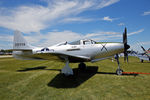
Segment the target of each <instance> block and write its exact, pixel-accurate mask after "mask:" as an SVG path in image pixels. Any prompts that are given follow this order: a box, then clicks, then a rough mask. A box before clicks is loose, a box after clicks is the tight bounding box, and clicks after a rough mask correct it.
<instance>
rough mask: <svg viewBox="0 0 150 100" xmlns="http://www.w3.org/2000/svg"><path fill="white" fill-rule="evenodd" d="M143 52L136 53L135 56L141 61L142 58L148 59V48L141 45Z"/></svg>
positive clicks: (149, 57) (149, 56) (149, 58)
mask: <svg viewBox="0 0 150 100" xmlns="http://www.w3.org/2000/svg"><path fill="white" fill-rule="evenodd" d="M141 48H142V49H143V51H144V53H139V54H137V57H138V58H139V59H140V61H141V62H142V63H143V62H144V60H147V61H150V48H149V49H148V50H145V48H144V47H143V46H141Z"/></svg>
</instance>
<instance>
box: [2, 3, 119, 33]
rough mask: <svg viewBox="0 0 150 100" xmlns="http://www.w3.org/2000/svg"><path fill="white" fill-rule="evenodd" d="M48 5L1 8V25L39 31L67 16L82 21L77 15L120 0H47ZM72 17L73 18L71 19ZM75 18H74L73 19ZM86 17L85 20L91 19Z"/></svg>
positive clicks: (21, 29) (26, 30)
mask: <svg viewBox="0 0 150 100" xmlns="http://www.w3.org/2000/svg"><path fill="white" fill-rule="evenodd" d="M46 1H47V3H48V6H42V5H30V6H20V7H17V8H13V9H12V8H11V9H9V8H1V9H0V27H4V28H8V29H12V30H16V29H17V30H20V31H22V32H25V33H28V32H39V31H40V30H43V29H46V28H48V27H50V26H52V25H55V24H58V23H59V22H61V21H62V20H64V19H65V18H70V19H68V20H67V21H70V22H71V21H79V20H80V21H81V19H82V18H76V19H75V17H76V15H78V14H80V13H82V12H84V11H87V10H95V9H101V8H104V7H107V6H109V5H112V4H114V3H116V2H118V1H119V0H82V1H81V0H46ZM71 18H72V19H71ZM73 18H74V19H73ZM89 20H90V19H86V20H84V21H89Z"/></svg>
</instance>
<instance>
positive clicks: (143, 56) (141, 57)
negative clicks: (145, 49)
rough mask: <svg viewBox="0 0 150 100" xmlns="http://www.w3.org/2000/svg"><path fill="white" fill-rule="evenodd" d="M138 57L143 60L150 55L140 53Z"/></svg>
mask: <svg viewBox="0 0 150 100" xmlns="http://www.w3.org/2000/svg"><path fill="white" fill-rule="evenodd" d="M138 58H139V59H143V60H149V57H148V56H146V55H138Z"/></svg>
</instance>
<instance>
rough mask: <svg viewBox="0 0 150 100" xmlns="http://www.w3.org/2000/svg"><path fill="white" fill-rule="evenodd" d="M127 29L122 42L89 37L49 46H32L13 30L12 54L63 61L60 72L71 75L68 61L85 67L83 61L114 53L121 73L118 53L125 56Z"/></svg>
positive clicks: (118, 70) (100, 58) (20, 57)
mask: <svg viewBox="0 0 150 100" xmlns="http://www.w3.org/2000/svg"><path fill="white" fill-rule="evenodd" d="M129 48H130V46H129V45H128V44H127V30H126V28H125V31H124V33H123V42H114V43H113V42H111V43H110V42H96V41H93V40H91V39H83V40H78V41H75V42H72V43H68V42H62V43H59V44H56V45H53V46H50V47H43V48H39V47H33V46H31V45H29V44H28V43H27V41H26V40H25V39H24V38H23V35H22V34H21V32H19V31H15V32H14V41H13V56H14V57H15V58H18V59H26V60H32V59H35V60H54V61H65V62H66V65H65V67H64V68H62V70H61V73H63V74H65V75H73V70H72V69H71V68H70V66H69V62H70V63H80V64H79V66H78V67H79V69H85V68H86V65H85V63H84V62H96V61H100V60H103V59H107V58H110V57H112V56H114V55H116V59H117V63H118V68H117V70H116V73H117V74H118V75H121V74H122V72H123V70H122V69H120V65H119V57H118V54H119V53H122V52H123V53H124V55H125V60H126V58H127V49H129Z"/></svg>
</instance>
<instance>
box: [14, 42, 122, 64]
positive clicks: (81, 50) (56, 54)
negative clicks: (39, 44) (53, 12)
mask: <svg viewBox="0 0 150 100" xmlns="http://www.w3.org/2000/svg"><path fill="white" fill-rule="evenodd" d="M122 52H124V44H123V43H107V42H106V43H90V44H73V45H72V44H68V43H62V44H59V45H54V46H51V47H44V48H33V49H32V50H25V51H14V52H13V55H14V57H16V58H19V59H27V60H30V59H34V60H62V61H63V60H64V56H68V55H69V56H68V59H69V61H70V62H87V61H97V60H100V59H101V58H107V57H111V56H114V55H115V54H118V53H122ZM74 56H75V57H74ZM78 57H79V58H80V57H85V58H89V59H78Z"/></svg>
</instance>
